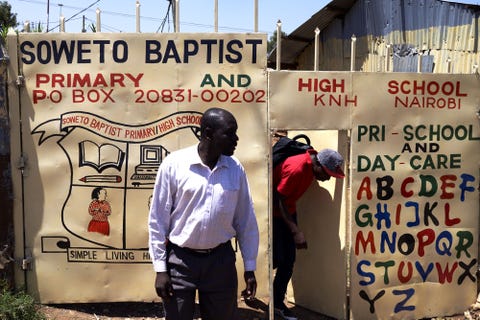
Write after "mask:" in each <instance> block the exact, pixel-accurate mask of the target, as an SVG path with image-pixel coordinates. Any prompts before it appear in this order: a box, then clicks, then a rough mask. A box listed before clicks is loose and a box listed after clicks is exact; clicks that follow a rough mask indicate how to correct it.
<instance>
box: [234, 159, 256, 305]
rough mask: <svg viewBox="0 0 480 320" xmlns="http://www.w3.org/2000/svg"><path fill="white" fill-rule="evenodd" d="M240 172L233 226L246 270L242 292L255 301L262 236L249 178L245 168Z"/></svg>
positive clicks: (247, 298) (241, 168) (246, 297)
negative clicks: (258, 256) (259, 248)
mask: <svg viewBox="0 0 480 320" xmlns="http://www.w3.org/2000/svg"><path fill="white" fill-rule="evenodd" d="M240 170H241V171H240V173H241V177H240V186H239V191H238V192H239V194H238V202H237V206H236V211H235V214H234V220H233V226H234V229H235V231H236V234H237V239H238V243H239V245H240V251H241V253H242V258H243V264H244V270H245V272H244V274H243V277H244V279H245V285H246V288H245V290H243V291H242V296H243V297H244V299H245V300H253V299H254V298H255V295H256V291H257V280H256V278H255V269H256V260H257V255H258V246H259V241H260V240H259V239H260V235H259V231H258V224H257V218H256V216H255V211H254V208H253V202H252V197H251V194H250V187H249V185H248V180H247V176H246V174H245V171H244V169H243V167H240Z"/></svg>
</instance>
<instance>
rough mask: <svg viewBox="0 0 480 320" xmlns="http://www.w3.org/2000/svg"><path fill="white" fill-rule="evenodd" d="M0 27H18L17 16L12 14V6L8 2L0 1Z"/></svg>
mask: <svg viewBox="0 0 480 320" xmlns="http://www.w3.org/2000/svg"><path fill="white" fill-rule="evenodd" d="M0 26H1V27H2V29H3V28H7V29H8V28H10V27H12V28H15V27H16V26H17V14H16V13H12V6H11V5H10V4H9V3H8V2H7V1H0Z"/></svg>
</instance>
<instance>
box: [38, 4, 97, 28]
mask: <svg viewBox="0 0 480 320" xmlns="http://www.w3.org/2000/svg"><path fill="white" fill-rule="evenodd" d="M99 2H100V0H96V1H95V2H93V3H92V4H90V5H89V6H88V7H86V8H84V9H82V10H80V11H79V12H77V13H75V14H74V15H73V16H71V17H70V18H68V19H65V22H68V21H70V20H71V19H73V18H75V17H76V16H78V15H79V14H80V13H82V12H85V11H87V10H88V9H90V8H91V7H93V6H94V5H96V4H97V3H99ZM59 26H60V24H58V25H57V26H56V27H55V28H52V29H50V30H47V32H50V31H51V30H54V29H56V28H58V27H59Z"/></svg>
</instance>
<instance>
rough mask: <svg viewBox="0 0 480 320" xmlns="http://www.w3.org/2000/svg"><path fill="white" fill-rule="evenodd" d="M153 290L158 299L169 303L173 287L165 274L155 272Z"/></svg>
mask: <svg viewBox="0 0 480 320" xmlns="http://www.w3.org/2000/svg"><path fill="white" fill-rule="evenodd" d="M155 290H156V291H157V294H158V296H159V297H160V298H162V299H163V300H164V301H169V300H170V298H171V297H172V296H173V287H172V282H171V280H170V276H169V275H168V273H167V272H157V276H156V278H155Z"/></svg>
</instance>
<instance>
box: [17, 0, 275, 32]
mask: <svg viewBox="0 0 480 320" xmlns="http://www.w3.org/2000/svg"><path fill="white" fill-rule="evenodd" d="M17 1H22V2H27V3H36V4H41V5H46V4H47V2H46V1H41V0H17ZM99 1H100V0H97V1H95V2H94V3H93V4H91V5H89V6H88V7H86V8H80V7H75V6H69V5H63V4H62V7H63V8H65V9H73V10H80V11H79V12H78V13H76V14H74V15H73V16H72V17H70V18H68V20H65V22H67V21H70V20H72V19H73V18H74V17H76V16H78V15H79V14H81V13H82V12H85V11H93V10H89V9H90V8H91V7H92V6H94V5H95V4H96V3H98V2H99ZM168 2H169V6H168V8H167V13H166V15H165V17H164V18H162V19H160V18H155V17H150V16H141V19H142V20H148V21H153V22H158V21H159V22H160V26H159V27H158V28H157V31H156V32H157V33H158V32H159V31H160V30H161V32H163V31H164V28H165V26H166V25H167V23H168V26H170V23H169V22H170V21H173V18H174V17H173V8H172V0H168ZM58 4H59V3H53V2H51V5H58ZM101 12H102V14H105V15H112V16H121V17H127V18H135V17H136V16H135V14H128V13H122V12H115V11H103V10H102V11H101ZM170 13H171V14H172V19H171V20H169V15H170ZM39 23H40V22H39ZM41 24H42V25H46V22H41ZM103 25H104V23H103V22H102V26H103ZM180 25H181V26H191V27H195V28H201V29H205V30H212V29H213V28H214V26H213V25H211V24H202V23H195V22H188V21H181V22H180ZM59 26H60V24H58V25H57V26H55V27H54V28H50V29H49V30H48V31H51V30H54V29H55V28H58V27H59ZM110 28H111V29H114V30H118V31H119V32H125V31H124V30H123V31H122V30H121V29H118V28H115V27H112V26H110ZM107 29H108V28H107ZM218 29H219V30H220V31H225V32H253V29H247V28H236V27H228V26H219V27H218ZM259 32H264V33H268V34H271V33H272V32H270V31H260V30H259Z"/></svg>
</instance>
